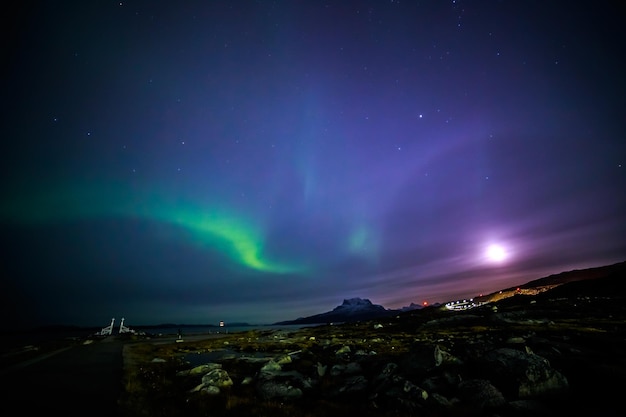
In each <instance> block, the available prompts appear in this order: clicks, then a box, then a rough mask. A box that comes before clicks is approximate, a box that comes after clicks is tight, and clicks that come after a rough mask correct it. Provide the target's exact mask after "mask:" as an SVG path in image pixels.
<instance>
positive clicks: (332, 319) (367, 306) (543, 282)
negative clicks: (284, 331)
mask: <svg viewBox="0 0 626 417" xmlns="http://www.w3.org/2000/svg"><path fill="white" fill-rule="evenodd" d="M625 269H626V262H621V263H617V264H614V265H607V266H602V267H597V268H589V269H584V270H573V271H567V272H562V273H559V274H554V275H550V276H547V277H544V278H539V279H536V280H533V281H529V282H527V283H525V284H521V285H519V286H516V287H511V288H505V289H503V290H501V291H497V292H494V293H491V294H486V295H482V296H478V297H475V300H476V301H477V302H481V303H485V302H493V301H497V300H499V299H502V298H507V297H510V296H512V295H517V294H536V293H538V292H543V291H547V290H549V289H552V288H554V287H557V286H559V285H562V284H566V283H569V282H575V281H582V280H588V279H596V278H601V277H606V276H609V275H611V274H619V273H623V271H624V270H625ZM449 301H452V300H448V302H449ZM438 306H439V304H433V305H432V306H430V307H431V308H432V307H438ZM422 308H423V307H422V306H421V305H417V304H414V303H411V305H410V306H409V307H404V308H401V309H387V308H385V307H383V306H381V305H377V304H372V303H371V301H370V300H368V299H361V298H352V299H346V300H344V301H343V304H341V305H340V306H338V307H335V308H334V309H333V310H332V311H328V312H326V313H320V314H315V315H313V316H308V317H300V318H298V319H295V320H285V321H279V322H277V323H274V324H276V325H283V324H292V325H293V324H296V325H297V324H328V323H350V322H356V321H363V320H374V319H382V318H385V317H392V316H394V315H397V314H402V313H406V312H407V311H414V310H420V309H422Z"/></svg>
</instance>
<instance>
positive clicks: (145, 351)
mask: <svg viewBox="0 0 626 417" xmlns="http://www.w3.org/2000/svg"><path fill="white" fill-rule="evenodd" d="M625 279H626V276H625V275H624V270H623V268H622V269H621V270H620V271H618V273H613V274H612V275H610V276H608V277H603V278H597V279H590V280H584V281H579V282H571V283H568V284H563V285H559V286H556V287H554V288H552V289H550V290H547V291H542V292H539V291H538V292H534V293H532V294H533V295H525V294H524V293H518V294H516V295H513V296H511V297H508V298H502V299H499V300H498V301H491V302H487V303H486V304H483V305H481V306H479V307H475V308H471V309H467V310H463V311H450V310H448V309H446V308H445V307H433V308H426V309H423V310H419V311H412V312H407V313H403V314H399V315H397V316H395V317H391V318H387V319H384V320H378V321H376V320H374V321H362V322H357V323H348V324H344V325H323V326H318V327H310V328H304V329H300V330H297V331H292V332H287V331H250V332H242V333H234V334H230V335H226V336H225V337H224V338H214V339H207V340H199V341H193V342H192V341H189V342H178V343H165V344H157V343H154V341H146V342H139V343H129V344H127V345H126V347H125V368H126V369H125V394H124V396H123V398H122V399H121V404H122V406H123V408H124V409H125V410H126V411H127V414H128V415H129V416H139V415H150V416H272V417H280V416H345V415H346V414H349V415H355V416H483V415H485V416H537V415H546V416H547V415H569V416H583V415H585V416H588V415H603V416H619V415H624V407H623V405H622V397H623V385H624V381H626V305H625V301H626V297H625V296H624V295H625V293H624V284H623V282H625V281H624V280H625Z"/></svg>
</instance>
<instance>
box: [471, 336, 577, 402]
mask: <svg viewBox="0 0 626 417" xmlns="http://www.w3.org/2000/svg"><path fill="white" fill-rule="evenodd" d="M481 362H482V363H481V367H482V368H483V369H482V370H483V372H484V373H485V374H486V375H487V376H488V377H489V379H490V380H491V381H492V382H494V384H495V385H496V386H498V387H500V388H501V390H502V392H503V393H504V394H508V395H510V396H512V397H514V398H522V399H524V398H538V397H546V396H552V395H557V394H561V393H563V392H565V391H567V389H568V381H567V378H565V376H563V375H562V374H561V373H559V372H558V371H556V370H555V369H553V368H552V367H551V366H550V362H549V361H548V360H547V359H546V358H544V357H542V356H539V355H535V354H533V353H529V352H523V351H521V350H517V349H512V348H500V349H495V350H492V351H489V352H487V353H486V354H485V355H484V357H483V359H482V361H481Z"/></svg>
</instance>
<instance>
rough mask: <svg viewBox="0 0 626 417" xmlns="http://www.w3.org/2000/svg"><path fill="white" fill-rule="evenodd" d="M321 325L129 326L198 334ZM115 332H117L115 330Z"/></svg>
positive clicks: (293, 328) (166, 331)
mask: <svg viewBox="0 0 626 417" xmlns="http://www.w3.org/2000/svg"><path fill="white" fill-rule="evenodd" d="M315 326H319V324H316V325H311V324H306V325H302V324H287V325H285V324H283V325H274V324H259V325H251V326H228V325H226V326H224V327H218V326H187V327H186V326H182V327H180V328H178V327H170V326H168V327H149V328H148V327H146V328H142V327H136V328H135V327H132V326H129V327H130V329H131V330H135V331H138V332H140V331H143V332H146V333H151V334H162V335H168V334H171V335H177V334H178V331H179V330H180V331H181V333H182V335H183V336H184V335H192V334H193V335H198V334H221V333H237V332H247V331H251V330H285V331H294V330H298V329H302V328H304V327H315ZM114 334H115V332H114Z"/></svg>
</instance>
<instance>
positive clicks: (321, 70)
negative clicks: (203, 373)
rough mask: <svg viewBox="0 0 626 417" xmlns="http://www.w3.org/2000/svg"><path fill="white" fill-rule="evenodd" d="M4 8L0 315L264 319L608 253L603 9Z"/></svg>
mask: <svg viewBox="0 0 626 417" xmlns="http://www.w3.org/2000/svg"><path fill="white" fill-rule="evenodd" d="M19 7H20V9H19V10H18V11H17V12H16V13H15V14H11V15H9V16H5V17H4V18H3V19H4V20H5V22H3V27H4V28H3V29H2V30H3V36H2V38H3V41H2V42H3V50H4V53H3V55H4V58H3V60H5V61H4V63H3V69H2V71H3V77H2V97H3V100H2V116H3V122H2V124H1V126H0V129H1V135H2V152H1V153H0V155H1V156H0V162H1V172H2V177H1V183H0V184H1V186H2V188H1V189H2V194H1V200H0V201H1V202H2V205H1V206H0V227H1V230H2V234H1V236H2V245H3V256H2V264H1V270H0V273H1V274H2V288H1V290H2V307H3V317H4V321H5V323H4V325H20V326H21V325H39V324H74V325H89V326H91V325H96V326H99V325H102V326H106V325H107V324H109V322H110V320H111V318H112V317H116V318H117V320H119V319H120V318H121V317H125V318H126V324H127V325H129V326H131V327H132V326H133V325H139V324H142V325H143V324H158V323H188V324H205V323H208V324H216V323H217V322H218V321H219V320H225V321H226V322H234V321H246V322H249V323H258V324H260V323H272V322H275V321H280V320H289V319H295V318H298V317H302V316H308V315H312V314H317V313H321V312H325V311H329V310H332V309H333V308H334V307H336V306H337V305H339V304H341V303H342V301H343V299H344V298H352V297H361V298H369V299H370V300H371V301H372V302H373V303H375V304H381V305H383V306H385V307H387V308H400V307H402V306H406V305H409V304H410V303H412V302H414V303H418V304H420V303H422V302H423V301H427V302H429V303H435V302H446V301H450V300H455V299H458V298H469V297H473V296H475V295H477V294H479V293H487V292H491V291H496V290H499V289H502V288H507V287H510V286H514V285H517V284H522V283H525V282H527V281H530V280H533V279H537V278H540V277H543V276H547V275H550V274H553V273H559V272H563V271H567V270H572V269H582V268H588V267H594V266H602V265H607V264H612V263H616V262H620V261H624V260H626V192H625V190H626V65H625V64H624V62H626V61H625V60H624V57H625V56H626V46H625V45H626V43H625V41H624V39H625V35H624V20H625V18H626V15H625V14H624V12H623V11H622V9H621V8H619V7H618V5H617V2H606V3H603V2H582V1H579V2H576V1H575V2H572V1H547V2H543V1H521V0H519V1H461V0H457V1H443V0H441V1H438V0H437V1H435V0H433V1H426V0H425V1H409V0H400V1H398V0H384V1H383V0H381V1H327V2H323V1H304V0H302V1H298V0H294V1H243V0H242V1H196V2H194V1H122V2H119V1H117V2H115V1H98V2H95V1H93V2H92V1H75V2H70V1H46V2H43V1H42V2H30V3H24V5H21V6H19ZM492 245H494V246H492Z"/></svg>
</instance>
